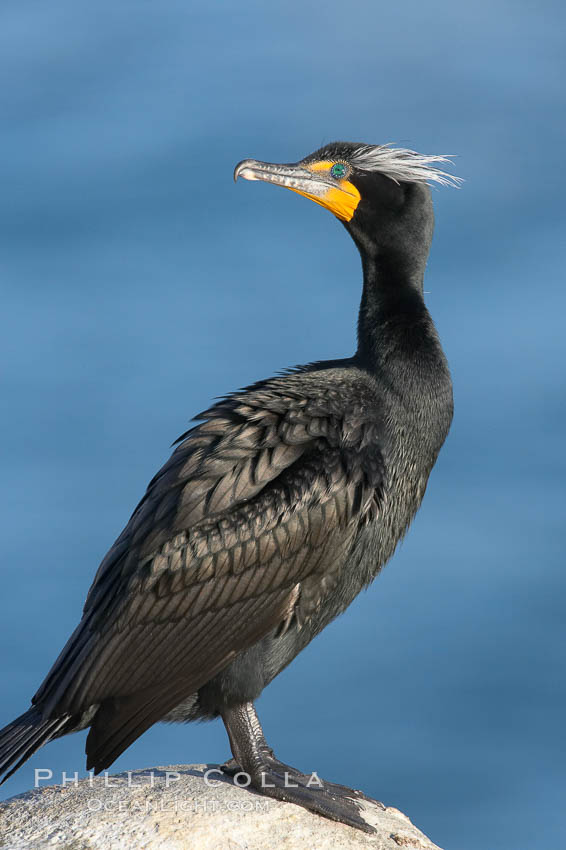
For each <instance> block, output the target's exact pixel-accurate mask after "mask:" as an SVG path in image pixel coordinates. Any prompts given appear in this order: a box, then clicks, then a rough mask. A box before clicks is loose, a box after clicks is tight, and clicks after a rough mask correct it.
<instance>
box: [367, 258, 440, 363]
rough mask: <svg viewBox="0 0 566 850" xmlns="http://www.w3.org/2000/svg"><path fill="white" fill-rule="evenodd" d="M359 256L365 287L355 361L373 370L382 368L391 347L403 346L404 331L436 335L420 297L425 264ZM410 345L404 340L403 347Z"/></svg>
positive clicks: (401, 259)
mask: <svg viewBox="0 0 566 850" xmlns="http://www.w3.org/2000/svg"><path fill="white" fill-rule="evenodd" d="M361 253H362V266H363V273H364V287H363V292H362V300H361V304H360V313H359V318H358V351H357V359H358V360H360V361H361V362H362V363H363V365H364V366H365V368H368V369H370V370H372V371H374V370H376V369H380V367H381V366H382V365H383V362H382V361H383V359H384V357H387V355H388V353H390V351H391V347H390V344H392V343H397V344H398V345H400V346H403V342H404V340H403V336H404V331H405V332H409V331H411V329H413V330H414V329H416V328H417V327H418V328H420V332H421V333H422V332H423V331H427V330H430V331H431V332H432V333H433V334H434V336H436V334H435V333H434V328H433V325H432V320H431V318H430V316H429V313H428V311H427V309H426V306H425V303H424V298H423V277H424V266H425V261H424V260H423V261H421V262H419V261H418V260H413V261H411V260H410V259H409V258H407V257H406V256H403V255H397V254H393V253H391V252H389V253H387V254H385V253H382V254H379V253H378V252H367V251H364V252H361ZM409 336H412V334H409ZM426 336H428V334H426ZM413 342H414V340H413ZM409 344H410V340H409V339H408V338H407V340H406V343H405V345H407V346H408V345H409Z"/></svg>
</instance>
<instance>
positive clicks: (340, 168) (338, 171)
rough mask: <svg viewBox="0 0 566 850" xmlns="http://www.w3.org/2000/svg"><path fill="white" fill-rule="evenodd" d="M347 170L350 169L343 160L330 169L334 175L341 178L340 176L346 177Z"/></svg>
mask: <svg viewBox="0 0 566 850" xmlns="http://www.w3.org/2000/svg"><path fill="white" fill-rule="evenodd" d="M347 170H348V169H347V168H346V166H345V165H344V163H343V162H335V163H334V165H333V166H332V168H331V169H330V173H331V175H332V176H333V177H336V178H338V179H339V178H340V177H344V175H345V174H346V171H347Z"/></svg>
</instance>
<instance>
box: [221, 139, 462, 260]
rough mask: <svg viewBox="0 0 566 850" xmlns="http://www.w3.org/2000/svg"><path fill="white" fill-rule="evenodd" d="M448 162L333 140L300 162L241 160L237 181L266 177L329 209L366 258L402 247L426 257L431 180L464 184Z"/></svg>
mask: <svg viewBox="0 0 566 850" xmlns="http://www.w3.org/2000/svg"><path fill="white" fill-rule="evenodd" d="M449 162H450V160H449V159H448V158H447V157H444V156H425V155H422V154H418V153H415V151H411V150H406V149H401V148H395V147H392V146H391V145H365V144H357V143H353V142H333V143H332V144H329V145H325V146H324V147H323V148H320V150H317V151H315V152H314V153H312V154H310V155H309V156H307V157H305V159H302V160H301V161H300V162H296V163H290V164H284V165H278V164H275V163H269V162H259V161H257V160H255V159H245V160H242V162H239V163H238V165H237V166H236V169H235V171H234V180H237V179H238V177H243V178H244V179H245V180H265V181H266V182H268V183H275V184H276V185H277V186H284V187H285V188H287V189H291V190H292V191H293V192H298V193H299V194H300V195H304V196H305V197H307V198H310V199H311V200H312V201H314V202H315V203H317V204H320V205H321V206H323V207H326V209H328V210H330V212H332V213H334V215H335V216H336V217H337V218H338V219H340V221H342V223H343V224H344V226H345V227H346V229H347V230H348V231H349V232H350V234H351V235H352V238H353V239H354V241H355V243H356V245H357V246H358V248H359V249H360V251H361V253H362V256H364V255H366V256H367V255H368V254H369V255H371V254H378V253H381V254H383V253H384V252H385V253H388V252H392V253H397V252H398V251H402V252H403V253H404V254H405V255H406V256H407V255H411V254H415V252H416V253H417V255H423V254H424V256H425V257H426V254H428V249H429V245H430V240H431V238H432V228H433V223H434V216H433V211H432V201H431V198H430V190H429V188H428V184H430V183H439V184H441V185H453V186H454V185H456V186H457V185H458V183H459V182H460V181H459V179H458V178H457V177H453V176H452V175H450V174H447V173H446V172H445V171H442V170H440V168H439V167H438V165H439V164H443V163H449ZM415 259H416V258H415Z"/></svg>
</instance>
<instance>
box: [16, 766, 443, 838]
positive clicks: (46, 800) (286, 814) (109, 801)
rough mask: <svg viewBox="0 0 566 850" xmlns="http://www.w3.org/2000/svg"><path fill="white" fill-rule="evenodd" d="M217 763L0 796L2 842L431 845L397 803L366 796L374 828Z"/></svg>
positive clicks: (367, 816)
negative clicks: (269, 792)
mask: <svg viewBox="0 0 566 850" xmlns="http://www.w3.org/2000/svg"><path fill="white" fill-rule="evenodd" d="M217 768H218V766H217V765H176V766H173V767H166V768H149V769H147V770H135V771H131V772H129V773H125V774H124V773H122V774H117V775H114V776H104V775H102V776H98V777H94V778H93V779H89V778H87V779H83V780H81V781H80V782H79V781H78V780H76V781H75V782H73V783H71V784H66V785H65V786H62V785H51V786H46V787H40V788H38V789H37V790H34V791H28V792H27V793H25V794H20V795H19V796H17V797H12V798H11V799H10V800H7V801H5V802H4V803H2V804H0V847H1V848H2V850H139V848H143V850H274V848H277V850H312V848H316V850H342V848H344V850H345V848H348V850H356V848H360V850H362V848H368V849H369V848H372V850H399V848H409V850H411V849H412V850H439V848H438V847H436V845H435V844H432V842H431V841H429V840H428V838H426V836H425V835H423V833H422V832H419V830H418V829H417V828H416V827H414V826H413V824H412V823H411V821H410V820H409V818H408V817H406V816H405V815H404V814H402V813H401V812H399V811H397V809H393V808H385V809H383V808H381V806H379V805H374V804H369V803H364V806H363V809H362V812H363V816H364V817H365V819H366V820H367V821H368V823H370V824H371V825H372V826H374V827H375V828H376V830H377V831H376V833H375V834H373V835H368V834H366V833H364V832H361V831H359V830H357V829H352V828H351V827H349V826H344V825H343V824H339V823H334V822H333V821H329V820H326V819H325V818H321V817H318V816H317V815H313V814H311V813H310V812H307V811H305V810H304V809H302V808H300V807H299V806H294V805H291V804H289V803H280V802H277V801H275V800H270V799H267V798H265V797H262V796H260V795H259V794H257V793H255V792H254V791H250V790H248V789H246V788H240V787H238V786H237V785H235V784H234V783H233V781H232V780H231V779H229V778H228V777H225V776H224V775H223V774H221V773H219V772H217ZM207 771H209V772H208V773H206V772H207ZM67 781H68V780H67Z"/></svg>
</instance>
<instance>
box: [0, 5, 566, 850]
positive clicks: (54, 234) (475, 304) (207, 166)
mask: <svg viewBox="0 0 566 850" xmlns="http://www.w3.org/2000/svg"><path fill="white" fill-rule="evenodd" d="M564 32H565V14H564V6H563V4H561V3H560V4H559V3H553V2H543V3H538V4H534V3H527V2H524V1H523V2H514V3H511V2H504V0H496V1H495V2H493V0H490V2H487V0H480V2H475V3H473V4H465V5H464V4H459V3H450V2H447V0H431V2H428V3H420V2H416V0H415V2H411V0H409V2H403V0H402V2H398V3H395V4H391V3H381V2H370V0H352V2H350V3H348V4H340V3H337V2H335V0H329V1H328V2H326V3H324V4H322V3H315V2H312V0H303V2H301V3H297V2H286V3H284V4H283V3H281V4H269V3H265V2H250V0H243V2H240V3H238V4H236V3H222V2H217V3H211V4H208V7H207V8H205V6H204V4H198V5H197V4H195V3H190V2H186V1H185V0H184V1H183V2H181V0H178V2H172V0H165V2H162V3H149V2H132V0H129V2H118V3H115V2H112V3H111V2H108V0H99V2H97V3H86V2H83V1H82V0H79V2H77V0H72V2H71V0H67V2H55V3H40V2H29V1H28V0H17V2H16V0H4V2H3V3H2V7H1V10H0V97H1V104H0V106H1V108H0V123H1V126H0V151H1V157H0V286H1V304H2V340H1V351H2V377H1V382H2V391H1V395H2V402H3V404H2V407H3V415H2V418H1V424H2V439H1V443H0V446H1V453H2V457H1V466H0V468H1V470H2V476H1V479H2V483H1V499H2V505H1V514H0V516H1V522H2V554H1V562H0V569H1V578H2V584H1V588H2V593H1V601H0V610H1V648H2V650H1V651H2V661H1V668H2V678H1V681H2V702H1V706H0V708H1V716H0V725H3V723H4V722H8V721H9V720H11V719H12V718H13V717H14V716H15V715H16V714H19V713H21V712H22V711H24V710H25V709H26V708H27V706H28V701H29V698H30V696H31V695H32V694H33V692H34V691H35V689H36V688H37V686H38V685H39V683H40V682H41V680H42V678H43V676H44V674H45V673H46V671H47V669H48V668H49V666H50V665H51V663H52V662H53V660H54V658H55V656H56V655H57V653H58V652H59V650H60V648H61V647H62V645H63V644H64V642H65V640H66V638H67V636H68V634H69V633H70V631H71V630H72V629H73V628H74V626H75V624H76V622H77V619H78V617H79V614H80V610H81V607H82V604H83V601H84V597H85V594H86V591H87V589H88V587H89V584H90V581H91V579H92V576H93V574H94V571H95V569H96V567H97V565H98V562H99V560H100V559H101V557H102V556H103V555H104V553H105V551H106V549H107V548H108V546H109V545H110V544H111V542H112V541H113V539H114V538H115V536H116V535H117V534H118V533H119V532H120V530H121V528H122V527H123V525H124V523H125V521H126V520H127V518H128V516H129V514H130V512H131V510H132V509H133V507H134V505H135V504H136V502H137V500H138V499H139V497H140V496H141V494H142V493H143V491H144V488H145V486H146V484H147V482H148V480H149V479H150V477H151V476H152V475H153V473H154V472H155V471H156V469H157V468H158V467H159V465H160V464H161V463H162V462H163V461H164V460H165V459H166V458H167V456H168V453H169V448H168V447H169V444H170V443H171V442H172V440H173V439H175V438H176V437H177V436H178V435H179V434H180V433H181V432H182V431H183V430H184V429H185V428H186V427H187V423H188V421H189V419H190V417H191V416H192V415H193V414H194V413H196V412H198V411H199V410H201V409H203V408H205V407H206V406H207V405H208V404H209V402H210V400H211V398H212V397H214V396H217V395H220V394H222V393H224V392H227V391H230V390H232V389H234V388H236V387H239V386H242V385H245V384H247V383H249V382H251V381H254V380H256V379H259V378H261V377H264V376H268V375H270V374H272V373H274V372H275V371H277V370H278V369H280V368H283V367H285V366H288V365H292V364H295V363H301V362H306V361H310V360H312V359H319V358H326V357H340V356H347V355H349V354H350V353H351V352H352V350H353V346H354V332H355V319H356V313H357V307H358V300H359V295H360V263H359V258H358V256H357V254H356V251H355V249H354V248H353V245H352V243H351V242H350V240H349V238H348V237H347V235H346V233H345V232H344V231H343V229H342V227H341V225H339V224H338V223H337V222H336V221H335V220H334V219H333V218H332V216H331V215H329V214H328V213H327V212H325V211H323V210H322V209H321V208H320V207H318V206H315V205H314V204H310V203H308V202H307V201H306V200H304V199H303V198H299V197H298V196H296V195H294V194H292V193H285V192H280V191H279V190H277V189H274V188H273V187H268V186H265V185H258V184H255V185H252V184H247V183H240V184H238V185H236V186H234V184H233V182H232V169H233V166H234V164H235V163H236V162H237V161H238V160H239V159H241V158H244V157H248V156H251V157H257V158H260V159H269V160H273V161H292V160H296V159H298V158H300V157H301V156H303V155H306V154H307V153H309V152H310V151H311V150H313V149H315V148H316V147H318V146H319V145H321V144H322V143H324V142H327V141H331V140H333V139H335V138H345V139H350V140H360V141H367V142H388V141H393V142H396V143H398V144H402V145H406V146H412V147H414V148H416V149H417V150H419V151H422V152H430V153H449V154H451V153H454V154H457V155H458V158H457V160H456V165H455V171H456V172H457V173H458V174H460V175H461V176H463V177H464V178H465V179H466V183H465V184H464V186H463V188H462V189H461V190H459V191H456V190H451V189H439V190H436V191H435V192H434V200H435V206H436V216H437V229H436V236H435V241H434V244H433V251H432V254H431V259H430V263H429V267H428V274H427V280H426V287H425V288H426V290H427V293H428V294H427V301H428V305H429V309H430V310H431V312H432V314H433V316H434V318H435V320H436V322H437V325H438V329H439V332H440V335H441V337H442V340H443V343H444V346H445V349H446V352H447V355H448V358H449V360H450V364H451V367H452V371H453V377H454V383H455V401H456V416H455V420H454V425H453V429H452V432H451V435H450V437H449V439H448V441H447V443H446V446H445V448H444V449H443V452H442V454H441V456H440V459H439V461H438V464H437V467H436V469H435V471H434V473H433V475H432V477H431V481H430V485H429V489H428V492H427V495H426V498H425V501H424V504H423V507H422V509H421V511H420V513H419V515H418V517H417V519H416V521H415V523H414V525H413V527H412V529H411V532H410V533H409V536H408V537H407V539H406V541H405V543H404V544H403V545H402V547H401V548H400V549H399V551H398V552H397V554H396V556H395V558H394V560H393V562H392V563H390V564H389V566H388V567H387V569H386V570H385V571H384V572H383V574H382V576H381V577H380V578H379V579H378V580H377V581H376V582H375V584H374V585H373V586H372V588H371V589H370V590H369V592H367V593H365V594H363V595H362V596H361V597H360V598H359V599H358V600H357V601H356V602H355V604H353V605H352V607H351V608H350V609H349V610H348V612H347V613H346V614H345V615H344V616H343V617H342V618H341V619H340V620H339V621H337V622H336V623H334V624H333V625H332V626H331V627H329V628H328V629H327V630H326V631H325V632H324V634H323V635H322V636H321V637H320V638H318V639H317V640H316V641H315V642H314V643H313V644H312V645H311V646H310V647H309V648H308V649H307V650H306V651H305V652H304V653H303V654H302V655H301V656H300V657H299V658H298V659H297V660H296V661H295V662H294V663H293V664H292V665H291V667H290V668H289V669H288V670H286V671H285V672H284V673H283V674H282V675H281V676H280V677H279V678H278V679H277V680H276V681H275V682H274V683H273V684H272V686H270V687H269V688H268V689H267V691H266V692H265V694H264V695H263V697H262V698H261V700H260V702H259V705H258V709H259V712H260V716H261V718H262V720H263V722H264V726H265V729H266V733H267V736H268V739H269V740H270V741H271V743H272V745H273V746H274V747H275V748H276V751H277V752H278V753H279V754H280V756H281V757H282V758H283V759H284V760H285V761H287V762H289V763H291V764H297V765H298V766H300V767H302V768H304V769H312V768H315V769H317V770H318V771H319V772H320V774H321V775H322V776H326V777H328V778H330V779H335V780H338V781H340V782H342V783H347V784H351V785H354V786H356V787H362V788H364V790H365V791H366V792H367V793H369V794H372V795H374V796H376V797H378V798H379V799H381V800H384V801H385V802H386V803H388V804H392V805H395V806H397V807H399V808H400V809H402V810H403V811H405V812H407V813H408V814H409V815H410V816H411V818H412V819H413V820H414V821H415V822H416V823H417V824H418V825H419V826H420V827H421V828H422V829H423V830H425V831H426V832H427V833H429V834H430V835H431V837H432V838H433V839H434V840H435V841H436V842H437V843H438V844H440V845H441V846H442V847H445V848H450V850H456V848H457V850H477V849H478V848H486V849H487V850H518V848H523V847H524V848H529V850H535V848H543V847H545V848H546V847H550V846H552V847H559V846H564V843H565V842H564V832H565V819H566V818H565V814H564V804H563V801H564V769H563V768H564V717H565V708H566V706H565V678H564V639H565V634H564V632H565V619H566V618H565V615H564V606H565V603H564V600H565V596H566V592H565V591H566V580H565V570H564V566H565V560H566V559H565V556H564V517H565V507H566V499H565V482H566V451H565V427H564V422H565V414H566V409H565V408H566V404H565V382H564V371H565V362H566V357H565V355H566V345H565V336H566V333H565V331H564V316H565V313H566V283H565V280H564V276H565V272H564V265H565V264H564V259H565V254H566V247H565V245H566V243H565V239H564V231H565V221H564V190H565V185H564V156H565V154H564V151H565V147H566V133H565V128H566V119H565V114H566V113H565V110H564V106H565V104H564V79H565V76H566V73H565V72H566V68H565V64H566V62H565V56H566V51H565V47H564ZM83 749H84V734H82V735H76V736H71V737H70V738H68V739H65V740H63V741H60V742H57V743H54V744H51V745H50V746H49V747H48V748H46V749H44V750H42V751H41V752H40V753H38V754H37V755H36V756H35V757H34V759H33V760H32V761H30V762H29V763H28V764H27V765H26V767H25V768H23V769H22V770H21V771H20V772H19V773H18V774H17V776H15V777H14V778H13V779H12V780H11V781H10V782H9V783H8V784H6V785H5V786H3V787H2V793H3V796H4V797H6V796H10V795H13V794H16V793H19V792H22V791H24V790H26V789H28V788H29V787H31V786H32V784H33V776H34V774H33V771H34V768H36V767H49V768H51V769H52V770H53V772H54V780H60V777H61V771H62V770H66V771H67V772H70V773H72V772H73V771H75V770H78V771H79V772H80V774H81V775H84V755H83ZM227 755H228V744H227V738H226V735H225V732H224V729H223V727H222V725H221V724H220V723H219V722H216V723H213V724H205V725H192V726H189V727H166V726H156V727H154V728H153V729H152V730H151V731H150V732H148V733H147V734H146V735H144V736H143V737H142V738H141V739H140V740H138V741H137V742H136V743H135V744H134V745H133V746H132V747H131V748H130V749H129V750H128V751H127V752H126V753H125V754H124V755H123V756H122V757H121V758H120V759H119V760H118V761H117V762H116V764H115V765H114V768H115V769H116V770H125V769H130V768H132V769H133V768H141V767H148V766H152V765H157V764H170V763H177V762H201V761H221V760H223V759H224V758H225V757H227Z"/></svg>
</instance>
